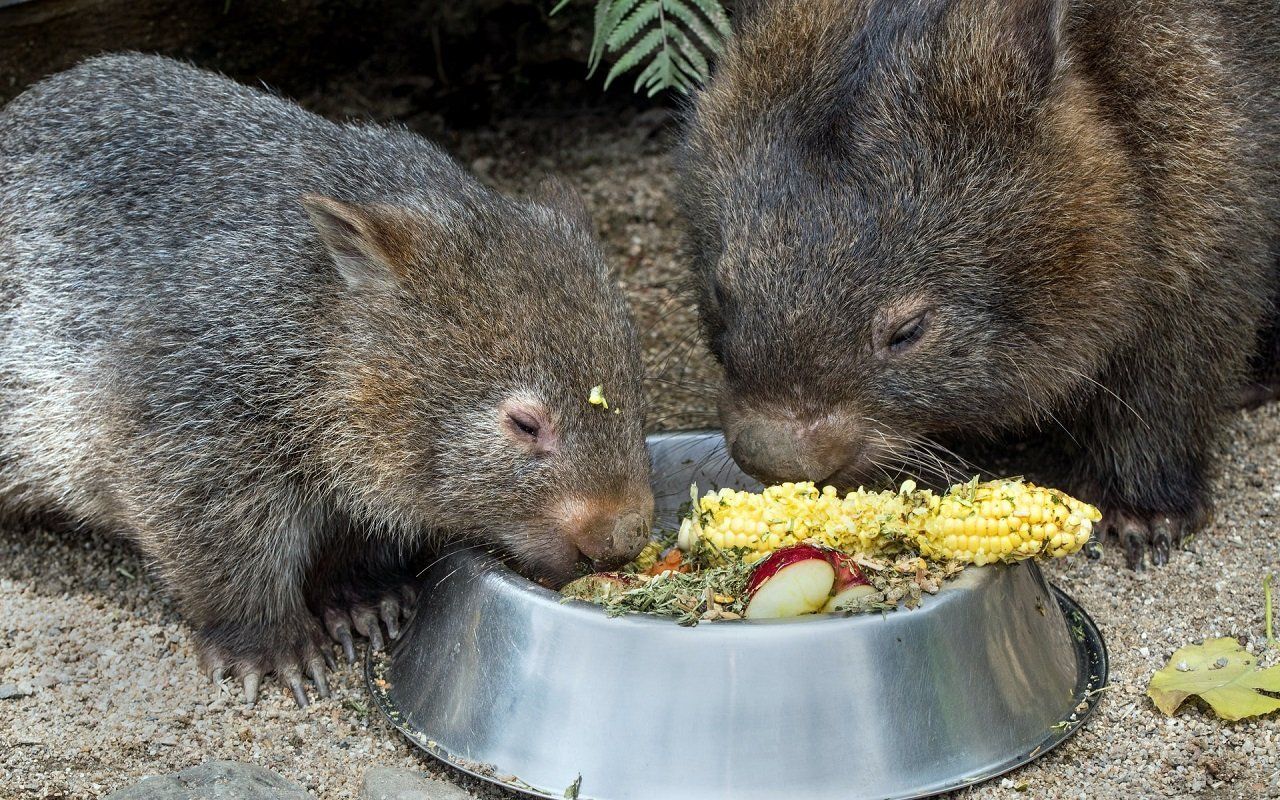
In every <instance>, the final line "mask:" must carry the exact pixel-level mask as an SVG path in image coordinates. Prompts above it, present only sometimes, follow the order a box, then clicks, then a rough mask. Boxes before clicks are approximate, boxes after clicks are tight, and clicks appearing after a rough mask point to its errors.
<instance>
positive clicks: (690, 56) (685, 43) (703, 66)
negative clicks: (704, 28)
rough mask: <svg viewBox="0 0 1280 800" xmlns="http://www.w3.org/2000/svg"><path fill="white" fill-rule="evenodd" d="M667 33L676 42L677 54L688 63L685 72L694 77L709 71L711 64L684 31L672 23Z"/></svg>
mask: <svg viewBox="0 0 1280 800" xmlns="http://www.w3.org/2000/svg"><path fill="white" fill-rule="evenodd" d="M668 33H669V34H670V36H671V40H672V41H674V42H675V44H676V50H677V54H678V55H679V56H681V57H682V58H683V59H684V60H685V62H686V63H687V64H688V69H686V70H685V72H686V73H688V74H689V75H690V76H692V77H693V78H695V79H696V78H699V77H700V76H702V75H707V74H708V73H710V72H711V65H710V64H708V63H707V57H706V56H704V55H703V54H702V51H701V50H699V49H698V46H697V45H696V44H695V43H694V42H693V40H692V39H690V38H689V36H688V35H687V34H686V33H685V32H684V31H682V30H680V29H679V28H678V27H676V26H674V25H673V26H672V27H671V29H670V31H668Z"/></svg>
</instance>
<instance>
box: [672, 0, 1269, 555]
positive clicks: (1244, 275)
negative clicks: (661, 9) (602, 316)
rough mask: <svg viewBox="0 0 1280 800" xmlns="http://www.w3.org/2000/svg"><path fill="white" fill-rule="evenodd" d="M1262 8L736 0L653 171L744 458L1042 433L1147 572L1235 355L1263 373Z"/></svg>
mask: <svg viewBox="0 0 1280 800" xmlns="http://www.w3.org/2000/svg"><path fill="white" fill-rule="evenodd" d="M1266 6H1267V4H1256V3H1253V4H1251V3H1246V2H1234V3H1231V2H1213V3H1192V2H1189V0H1175V1H1174V2H1163V1H1161V2H1156V1H1155V0H1113V1H1112V2H1097V3H1083V2H1075V3H1073V2H1066V0H922V1H920V2H910V3H897V2H879V1H877V0H762V2H759V3H756V4H755V8H754V9H752V10H750V11H748V12H747V14H746V15H745V18H743V19H741V20H740V27H739V30H738V33H737V35H736V37H735V38H734V39H733V40H732V41H731V42H730V44H729V46H728V48H727V52H726V53H725V54H724V57H723V59H722V61H721V63H720V65H719V67H718V70H717V72H716V74H715V76H714V78H713V80H712V81H711V82H710V85H709V86H708V87H707V88H706V89H705V91H703V92H702V93H701V94H700V95H699V96H698V97H697V98H696V103H695V106H694V108H693V110H692V113H691V115H690V119H689V123H688V128H687V135H686V139H685V141H684V143H683V146H682V148H681V150H680V153H679V156H678V163H679V168H680V171H681V190H680V192H681V202H682V206H683V209H684V212H685V215H686V216H687V218H688V220H689V227H690V237H689V243H690V249H691V251H692V258H693V262H694V274H695V285H696V291H697V294H698V298H699V303H700V308H701V314H702V320H703V323H704V327H705V332H706V335H707V338H708V339H709V342H710V346H711V349H712V350H713V351H714V353H715V354H716V355H717V356H718V358H719V360H720V361H721V362H722V363H723V365H724V368H725V372H726V381H727V386H726V391H725V395H724V398H723V402H722V405H721V409H722V417H723V420H724V425H725V428H726V433H727V435H728V438H729V439H730V440H731V442H732V449H733V454H734V456H735V457H736V458H737V460H738V461H739V463H740V464H742V466H744V467H745V468H746V469H747V470H748V471H749V472H753V473H755V474H756V475H757V476H759V477H761V478H763V479H765V480H780V479H810V480H816V481H833V482H837V483H857V482H861V481H864V480H873V479H876V478H881V479H884V478H888V477H892V476H893V475H895V474H897V471H898V470H899V469H903V468H906V469H908V470H917V469H928V468H929V467H931V466H933V465H936V464H938V463H939V461H938V460H939V459H940V458H946V457H947V455H948V453H947V450H946V449H945V448H946V447H951V446H953V444H954V443H965V442H972V441H975V440H983V439H990V438H992V437H1007V436H1010V435H1015V436H1029V437H1032V438H1037V437H1038V438H1039V440H1040V442H1041V443H1042V444H1043V443H1047V444H1049V445H1052V451H1042V454H1043V453H1044V452H1051V453H1053V454H1056V456H1057V458H1053V457H1051V456H1045V457H1046V458H1047V459H1048V460H1049V461H1054V460H1056V461H1060V462H1061V463H1062V467H1061V468H1060V469H1059V470H1049V474H1048V475H1047V477H1048V479H1050V480H1054V481H1055V482H1057V483H1059V484H1060V485H1063V486H1064V487H1068V488H1072V489H1074V490H1075V491H1076V492H1078V493H1080V494H1081V495H1082V496H1083V497H1084V498H1085V499H1088V500H1090V501H1092V502H1094V503H1097V504H1099V505H1101V506H1102V507H1103V508H1104V509H1105V510H1106V512H1107V518H1106V521H1105V522H1104V529H1105V530H1109V531H1110V532H1112V533H1114V534H1118V535H1119V536H1120V538H1121V539H1122V541H1123V543H1124V546H1125V552H1126V555H1127V559H1128V562H1129V564H1130V565H1132V566H1135V567H1137V566H1141V564H1142V562H1143V560H1144V554H1145V552H1146V551H1147V550H1148V549H1150V550H1151V557H1152V560H1153V561H1154V562H1155V563H1163V562H1164V561H1165V560H1166V559H1167V558H1168V555H1169V550H1170V548H1171V546H1176V545H1177V544H1178V543H1179V542H1180V540H1181V539H1182V538H1183V536H1184V535H1185V534H1186V533H1188V532H1189V531H1192V530H1194V529H1195V528H1196V527H1197V526H1198V525H1200V524H1202V523H1203V521H1204V520H1205V519H1206V518H1207V516H1208V512H1209V508H1210V503H1209V499H1208V497H1207V494H1206V492H1207V489H1206V485H1207V484H1206V476H1207V474H1208V473H1209V472H1210V469H1211V466H1212V460H1213V456H1212V453H1213V447H1214V443H1215V440H1216V438H1217V436H1218V433H1219V429H1220V426H1221V417H1222V412H1223V411H1224V410H1225V409H1226V408H1228V407H1229V406H1231V405H1232V404H1233V403H1235V402H1236V401H1237V399H1238V398H1239V397H1240V396H1241V394H1242V388H1243V387H1244V384H1245V383H1246V380H1247V367H1248V365H1249V362H1250V359H1251V358H1252V359H1253V366H1254V367H1255V368H1256V370H1257V372H1258V374H1259V376H1260V377H1262V378H1265V379H1267V380H1273V379H1274V373H1273V371H1272V370H1273V366H1274V364H1275V355H1276V341H1277V337H1276V335H1275V312H1276V309H1275V302H1276V291H1277V280H1276V258H1277V253H1278V252H1280V248H1278V247H1277V245H1278V243H1280V239H1278V236H1277V235H1278V234H1280V180H1278V169H1280V128H1278V126H1280V100H1278V98H1280V94H1278V92H1280V15H1277V14H1276V13H1275V9H1274V8H1267V7H1266ZM1248 389H1249V391H1248V392H1246V393H1248V394H1253V395H1255V396H1256V395H1257V394H1258V393H1259V391H1270V390H1271V389H1272V387H1271V386H1261V387H1260V386H1257V385H1254V386H1251V387H1248Z"/></svg>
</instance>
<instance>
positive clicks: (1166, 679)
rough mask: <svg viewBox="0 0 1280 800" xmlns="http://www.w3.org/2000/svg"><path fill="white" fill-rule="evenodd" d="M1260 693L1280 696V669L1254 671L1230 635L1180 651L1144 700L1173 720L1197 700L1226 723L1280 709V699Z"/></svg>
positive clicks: (1251, 660) (1247, 655) (1252, 661)
mask: <svg viewBox="0 0 1280 800" xmlns="http://www.w3.org/2000/svg"><path fill="white" fill-rule="evenodd" d="M1264 692H1280V666H1276V667H1271V668H1269V669H1258V666H1257V663H1256V659H1255V658H1254V656H1253V655H1251V654H1250V653H1248V652H1247V651H1246V650H1245V649H1244V648H1243V647H1241V646H1240V643H1239V642H1237V641H1236V640H1235V639H1233V638H1231V637H1229V636H1224V637H1223V638H1221V639H1213V640H1212V641H1207V642H1204V643H1203V644H1193V645H1187V646H1186V647H1183V648H1181V649H1179V650H1178V651H1177V652H1175V653H1174V654H1173V656H1172V657H1171V658H1170V659H1169V663H1168V664H1167V665H1166V666H1165V667H1164V669H1162V670H1160V671H1158V672H1156V673H1155V674H1154V675H1152V676H1151V683H1150V685H1149V686H1148V687H1147V696H1149V697H1150V698H1151V699H1152V700H1153V701H1154V702H1155V704H1156V707H1157V708H1159V709H1160V710H1161V711H1163V712H1164V713H1165V714H1168V715H1170V716H1172V715H1173V713H1174V712H1175V711H1177V710H1178V707H1179V706H1181V705H1182V702H1183V701H1184V700H1186V699H1187V698H1188V697H1190V696H1191V695H1197V696H1199V697H1200V698H1201V699H1202V700H1204V701H1205V702H1206V703H1208V704H1209V707H1210V708H1212V709H1213V711H1214V713H1215V714H1217V715H1218V716H1219V717H1221V718H1223V719H1228V720H1237V719H1244V718H1245V717H1255V716H1258V715H1261V714H1270V713H1271V712H1273V711H1276V710H1280V698H1275V697H1271V696H1270V695H1267V694H1264Z"/></svg>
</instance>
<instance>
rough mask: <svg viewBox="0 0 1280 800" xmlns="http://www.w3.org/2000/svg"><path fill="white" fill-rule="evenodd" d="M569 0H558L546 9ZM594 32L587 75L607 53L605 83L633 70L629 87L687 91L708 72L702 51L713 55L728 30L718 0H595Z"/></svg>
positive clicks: (650, 91)
mask: <svg viewBox="0 0 1280 800" xmlns="http://www.w3.org/2000/svg"><path fill="white" fill-rule="evenodd" d="M568 3H569V0H558V2H557V3H556V5H555V6H554V7H553V8H552V9H551V13H552V14H555V13H556V12H558V11H560V10H561V9H563V8H564V7H565V6H566V5H568ZM594 24H595V31H594V34H593V36H592V41H591V50H590V53H589V54H588V56H587V74H588V75H589V76H590V75H594V74H595V71H596V69H597V68H598V67H599V66H600V63H601V61H603V60H604V58H605V57H606V56H612V58H613V66H612V67H611V68H610V69H609V72H608V74H606V75H605V80H604V85H605V88H608V86H609V84H611V83H613V81H614V80H615V79H617V78H618V77H619V76H620V75H622V74H624V73H626V72H629V71H631V70H633V69H637V70H639V75H638V76H637V78H636V83H635V91H637V92H638V91H640V90H641V89H644V90H646V91H647V92H648V94H649V96H650V97H652V96H653V95H655V94H657V93H658V92H661V91H664V90H667V89H675V90H677V91H679V92H682V93H686V94H687V93H688V92H690V91H692V90H693V88H694V87H695V86H697V85H698V84H700V83H703V82H705V81H706V79H707V76H708V75H710V73H711V65H710V62H709V60H708V56H716V55H719V54H720V53H721V52H722V51H723V50H724V41H725V39H726V38H728V36H729V33H730V28H729V17H728V15H727V14H726V13H725V10H724V6H722V5H721V4H720V0H596V8H595V23H594Z"/></svg>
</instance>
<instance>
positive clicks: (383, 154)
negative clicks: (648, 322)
mask: <svg viewBox="0 0 1280 800" xmlns="http://www.w3.org/2000/svg"><path fill="white" fill-rule="evenodd" d="M0 281H3V285H2V287H0V298H2V299H3V307H2V310H0V321H2V322H3V331H2V333H0V411H2V413H3V416H2V417H0V482H2V485H0V491H2V492H3V495H4V497H5V500H6V502H7V503H8V504H9V505H10V506H13V507H18V508H26V509H43V508H50V507H51V508H54V509H57V510H59V511H61V512H63V513H64V514H66V515H70V516H71V517H73V518H75V519H77V520H81V521H83V522H84V523H85V524H87V525H90V526H97V527H103V528H112V529H115V530H119V531H121V532H123V533H125V534H127V535H128V536H130V537H132V538H133V539H134V540H136V541H137V543H138V545H139V546H140V547H141V549H142V550H143V552H144V553H145V554H146V555H147V556H148V557H149V558H150V559H152V560H153V561H154V563H155V565H156V569H157V570H158V572H159V573H160V575H161V576H162V577H163V579H164V581H165V582H166V583H167V584H168V586H169V587H170V588H171V590H172V592H173V593H174V595H175V597H176V598H177V601H178V604H179V607H180V608H181V610H182V612H183V613H184V614H185V615H186V617H187V618H188V619H189V620H190V621H191V623H192V624H193V625H194V627H195V630H196V634H197V637H198V639H199V643H200V646H201V649H202V653H203V657H204V661H205V663H206V664H207V666H208V668H209V669H210V670H211V671H213V673H214V674H215V675H218V676H221V675H223V674H226V673H228V672H230V673H233V674H235V675H238V676H239V677H240V678H241V679H242V680H243V682H244V684H245V688H246V692H247V694H248V696H249V698H250V700H251V701H252V699H253V698H254V697H255V695H256V691H257V687H258V683H259V681H260V679H261V677H262V675H264V674H266V673H268V672H275V673H277V674H278V675H280V676H281V678H282V679H283V680H284V681H285V682H287V683H288V684H289V685H290V686H291V688H292V689H293V691H294V694H295V696H296V697H297V699H298V701H299V702H300V703H303V702H305V693H304V689H303V677H302V676H303V675H304V674H309V675H310V676H311V677H312V678H313V680H314V681H315V683H316V685H317V688H318V690H319V691H320V693H321V694H324V693H325V692H326V691H327V687H326V683H325V671H324V659H325V658H327V652H328V647H327V646H325V645H324V644H323V642H322V636H323V629H322V626H321V624H320V623H319V621H318V618H323V619H324V621H325V624H326V626H327V627H328V630H329V632H330V633H331V634H332V635H333V636H334V637H335V638H337V639H338V640H339V641H341V642H342V643H343V644H344V646H345V648H346V650H347V654H348V657H349V658H354V654H353V651H352V647H351V628H352V627H353V626H354V627H355V628H356V629H357V630H359V631H360V632H363V633H366V634H367V635H369V636H370V638H371V639H373V640H374V642H373V643H374V644H375V645H378V644H380V643H381V639H382V635H381V632H380V630H379V622H378V617H379V616H381V618H382V621H383V624H385V625H386V627H387V632H388V634H389V635H391V636H395V635H396V633H397V630H398V627H399V624H400V622H401V620H400V613H401V608H400V607H399V606H400V603H401V602H402V601H403V599H404V598H403V597H402V596H400V595H398V593H397V592H398V589H399V586H400V584H401V583H403V582H405V581H406V580H408V579H409V578H410V577H411V576H410V574H409V573H408V568H409V566H410V563H411V560H412V558H413V556H414V554H415V553H417V552H418V551H419V550H420V549H421V548H422V547H423V546H424V545H426V544H437V543H440V542H443V541H445V540H447V539H450V538H459V537H470V538H471V539H472V540H475V541H478V542H479V543H481V544H487V545H492V546H497V547H500V548H502V549H504V550H506V551H507V552H509V553H510V554H511V555H512V556H513V557H514V558H515V559H516V560H517V561H518V562H519V563H521V564H523V565H524V566H526V567H528V568H529V569H530V570H531V571H533V572H535V573H538V574H546V575H551V576H555V577H562V576H564V575H566V574H567V573H569V572H570V571H571V570H572V568H573V566H574V564H575V562H576V561H577V560H578V559H579V557H580V556H582V555H584V554H585V556H588V557H590V558H591V559H594V560H595V561H597V562H600V563H602V564H615V563H619V562H622V561H625V560H627V559H629V558H630V557H631V556H632V555H634V554H635V553H636V552H638V550H639V549H640V547H641V546H642V544H643V543H644V541H645V540H646V538H647V537H646V531H647V528H648V520H649V518H650V516H651V514H652V508H653V497H652V494H651V492H650V489H649V485H648V457H647V454H646V451H645V447H644V438H643V416H644V404H643V400H642V397H641V377H642V376H641V366H640V360H639V352H638V347H637V343H636V337H635V333H634V330H633V328H632V323H631V321H630V317H629V314H628V310H627V307H626V304H625V302H624V299H623V297H622V295H621V292H620V291H619V289H618V286H617V284H616V283H615V281H614V279H613V278H612V277H611V275H610V273H609V270H608V269H607V267H606V266H605V263H604V259H603V256H602V254H601V250H600V248H599V246H598V244H597V242H596V240H595V238H594V236H593V235H592V233H591V223H590V221H589V219H588V217H587V214H586V211H585V208H584V207H583V206H582V205H581V203H580V201H577V200H576V198H575V196H574V195H572V193H571V192H569V191H567V190H564V189H560V188H557V187H556V186H552V187H551V189H550V190H549V191H548V192H547V196H546V197H544V198H543V199H541V200H539V201H537V202H519V201H515V200H511V199H508V198H506V197H503V196H501V195H499V194H496V193H494V192H493V191H490V190H488V189H486V188H484V187H483V186H481V185H480V184H479V183H478V182H477V181H476V180H474V179H473V178H471V177H469V176H468V175H466V174H465V173H464V172H463V171H462V170H461V169H460V168H459V167H458V166H457V165H456V164H455V163H454V162H453V161H452V160H451V159H449V158H448V157H447V156H446V155H444V154H443V153H442V152H441V151H440V150H438V149H437V148H435V147H434V146H432V145H431V144H429V143H427V142H426V141H424V140H422V139H420V138H419V137H417V136H414V135H412V134H410V133H408V132H406V131H400V130H387V129H383V128H378V127H372V126H368V127H366V126H359V125H337V124H333V123H330V122H328V121H325V120H323V119H321V118H319V117H317V116H315V115H313V114H310V113H308V112H306V111H303V110H302V109H300V108H298V107H297V106H295V105H292V104H290V103H288V102H285V101H283V100H280V99H277V98H275V97H271V96H269V95H267V94H264V93H262V92H259V91H255V90H251V89H247V88H245V87H242V86H239V85H237V84H235V83H233V82H231V81H229V80H227V79H225V78H222V77H219V76H216V75H212V74H209V73H206V72H202V71H199V70H196V69H193V68H190V67H187V66H184V65H182V64H179V63H177V62H174V61H170V60H167V59H162V58H155V57H146V56H135V55H127V56H110V57H103V58H97V59H93V60H90V61H87V62H85V63H83V64H81V65H80V66H78V67H76V68H74V69H72V70H70V71H68V72H65V73H62V74H59V75H56V76H54V77H52V78H50V79H48V80H46V81H44V82H42V83H40V84H37V85H36V86H34V87H32V88H30V89H29V90H28V91H27V92H25V93H24V94H22V95H21V96H19V97H18V98H16V99H15V100H14V101H13V102H12V103H11V104H10V105H9V106H7V107H6V108H5V109H4V110H3V111H2V112H0ZM598 384H602V385H603V387H604V391H605V396H606V398H607V399H608V401H609V404H610V408H611V410H610V411H605V410H603V409H602V408H600V407H598V406H595V405H592V404H590V403H589V402H588V396H589V394H590V393H591V390H592V387H593V386H595V385H598ZM613 410H617V411H618V412H619V413H613Z"/></svg>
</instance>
